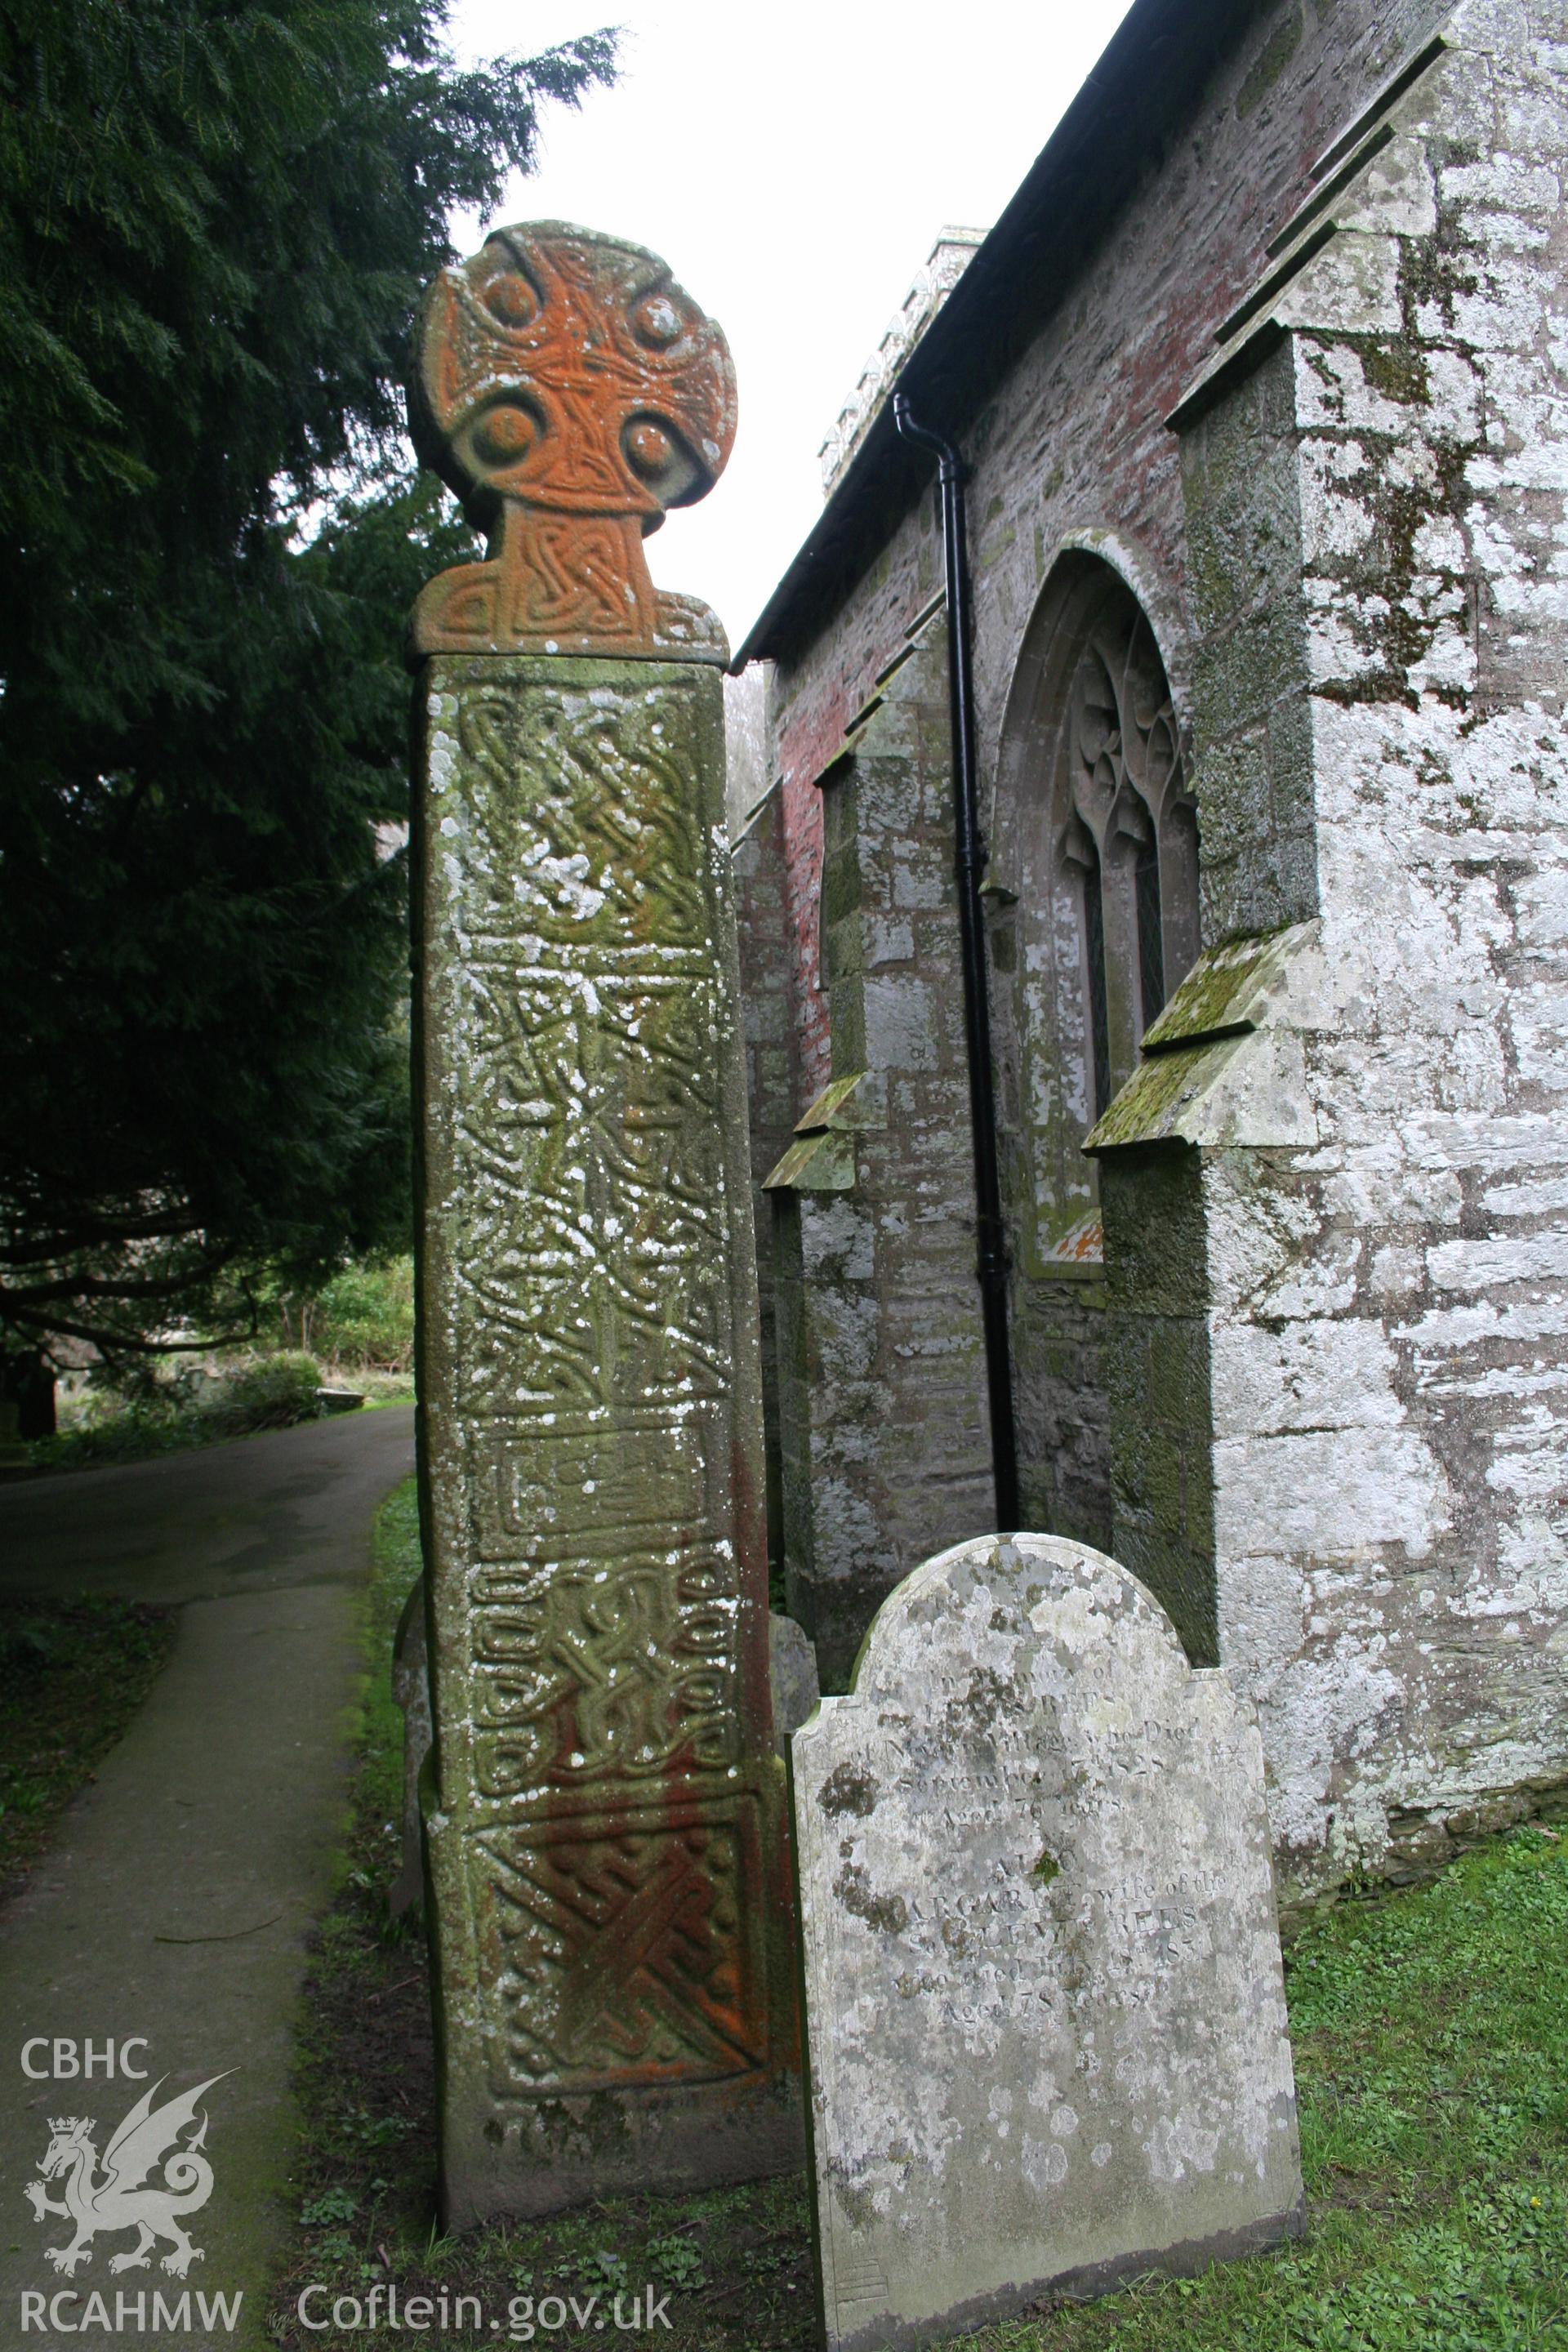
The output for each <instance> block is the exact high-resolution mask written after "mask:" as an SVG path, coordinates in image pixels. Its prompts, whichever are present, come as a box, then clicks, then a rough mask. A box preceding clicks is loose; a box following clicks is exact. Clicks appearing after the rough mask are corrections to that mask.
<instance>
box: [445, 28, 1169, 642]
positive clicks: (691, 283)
mask: <svg viewBox="0 0 1568 2352" xmlns="http://www.w3.org/2000/svg"><path fill="white" fill-rule="evenodd" d="M1128 5H1130V0H1035V5H1024V0H948V5H945V6H942V7H940V8H939V7H938V6H936V5H933V0H909V5H903V6H899V5H879V0H767V5H763V0H706V5H698V0H619V5H616V0H456V5H455V6H454V9H453V14H452V20H451V24H452V37H453V39H454V42H455V45H456V47H458V52H459V54H460V55H461V56H462V57H464V58H474V57H479V56H493V55H496V54H498V53H500V52H501V51H505V50H513V51H521V52H523V53H524V54H533V53H535V52H537V51H538V50H540V49H542V48H546V47H551V46H552V44H553V43H555V42H557V41H561V40H565V39H569V38H570V37H572V36H573V35H574V34H575V33H582V32H587V31H591V30H592V29H594V28H595V26H600V25H603V24H605V23H611V24H619V25H621V26H624V27H625V33H626V37H625V40H624V42H623V46H622V68H621V79H620V82H619V84H618V85H617V87H616V89H610V90H596V91H593V92H591V93H590V94H589V96H588V97H587V98H586V99H585V100H584V105H583V109H582V111H581V112H580V113H578V114H573V113H571V112H569V111H565V110H561V109H554V110H551V111H549V112H548V113H547V115H546V116H545V120H544V148H543V157H542V169H541V170H540V171H539V172H538V173H536V174H535V175H534V176H533V177H532V178H531V179H528V180H521V179H520V180H518V181H517V182H515V183H514V184H513V186H512V187H511V189H510V191H509V194H508V200H507V203H506V205H504V206H503V208H502V211H501V213H500V215H499V219H500V220H503V221H504V220H572V221H578V222H581V223H582V224H583V225H584V226H586V227H589V228H596V229H602V230H605V231H606V232H608V233H609V234H611V235H613V236H626V237H628V238H630V239H631V240H632V241H633V242H634V243H636V244H638V245H647V246H651V247H653V249H654V250H655V252H657V253H659V254H662V255H663V257H664V258H665V259H666V260H667V261H668V263H669V264H670V267H671V268H673V270H674V271H675V274H676V276H677V278H679V280H680V282H681V283H682V284H683V285H684V286H685V287H686V289H687V290H688V292H689V294H690V295H691V296H692V297H693V299H695V300H696V301H698V302H700V304H701V305H702V307H703V309H704V310H708V311H709V312H710V313H711V315H712V316H713V317H714V318H716V319H717V320H719V321H720V322H721V325H722V326H723V328H724V331H725V332H726V333H727V335H728V336H729V339H730V343H731V349H732V351H733V352H734V355H735V366H736V370H737V373H738V374H739V377H740V387H741V425H740V431H739V434H738V436H737V437H736V442H735V452H734V455H733V457H731V460H730V464H729V467H728V469H727V470H726V472H725V473H724V475H723V477H722V478H721V480H720V482H719V484H718V486H717V488H715V489H714V490H713V491H712V492H711V493H710V496H709V497H708V498H707V499H705V500H703V502H702V503H701V504H700V506H696V507H692V508H689V509H683V510H681V511H679V512H678V513H675V514H673V515H671V517H670V519H669V520H668V523H667V524H666V525H665V527H664V529H663V530H661V531H660V532H659V533H658V536H657V538H655V539H654V540H652V541H650V542H649V547H648V558H649V562H650V565H651V567H652V570H653V573H654V577H655V579H656V580H658V583H659V584H660V585H661V586H663V587H668V588H679V589H683V590H685V591H686V592H687V593H690V594H694V595H699V596H704V597H706V598H707V600H708V602H709V603H710V604H713V605H714V606H715V607H716V608H717V610H718V612H719V614H720V615H721V618H722V620H723V622H724V624H725V626H726V627H727V628H728V630H729V632H730V636H731V643H733V644H737V645H738V644H739V643H740V641H741V638H742V635H744V633H745V631H746V629H747V628H748V627H749V626H750V625H751V623H752V620H753V619H754V618H755V616H756V614H757V613H758V612H759V611H760V610H761V608H762V605H763V603H764V602H765V600H766V598H767V595H768V593H769V591H770V590H771V589H772V587H773V583H775V581H776V580H777V579H778V577H779V575H780V573H781V572H783V571H784V567H785V566H786V564H787V563H788V562H789V560H790V558H791V556H792V555H793V554H794V553H795V550H796V548H797V547H798V546H799V545H800V542H801V541H802V540H803V539H804V538H805V534H806V532H807V531H808V530H810V528H811V524H812V521H813V520H814V518H815V517H816V514H817V512H818V511H819V510H820V508H821V503H822V493H821V476H820V470H819V466H818V460H817V450H818V448H819V446H820V445H821V442H822V440H823V437H824V436H825V435H826V432H827V429H828V427H829V425H831V424H832V423H833V422H834V420H835V418H836V417H837V414H838V411H839V409H840V407H841V406H842V405H843V404H844V402H845V400H846V399H847V397H848V395H849V394H850V392H851V391H852V390H853V388H854V386H855V383H856V382H857V380H858V376H859V374H860V372H861V369H862V368H863V367H864V365H865V363H866V362H867V360H868V359H869V358H870V356H871V354H872V352H874V351H875V349H876V347H877V344H878V342H879V340H880V338H881V334H882V331H883V329H884V328H885V327H886V326H887V324H888V321H889V319H891V317H892V316H893V314H894V312H895V311H896V310H898V308H899V306H900V303H901V301H902V300H903V298H904V295H905V293H906V291H907V290H908V288H909V285H910V280H911V279H912V278H913V277H914V275H915V273H916V271H917V270H918V269H919V268H920V267H921V263H922V262H923V261H924V259H925V257H926V255H927V253H928V252H929V251H930V248H931V243H932V240H933V239H934V237H935V236H936V233H937V231H938V229H940V228H941V227H942V226H944V225H945V224H948V223H954V224H957V225H959V226H966V227H977V228H988V227H989V226H991V224H992V222H993V221H994V219H995V217H996V215H997V214H998V213H999V212H1000V211H1001V209H1002V207H1003V205H1005V203H1006V201H1007V198H1008V197H1009V196H1010V195H1011V194H1012V193H1013V190H1014V189H1015V188H1016V185H1017V184H1018V182H1019V181H1020V180H1021V179H1022V177H1023V175H1024V173H1025V172H1026V170H1027V169H1028V167H1029V165H1030V164H1031V163H1033V161H1034V159H1035V157H1036V155H1037V153H1038V152H1039V151H1040V149H1041V148H1042V147H1043V146H1044V144H1045V142H1046V140H1047V136H1048V135H1049V133H1050V131H1051V128H1052V126H1053V124H1054V123H1055V122H1056V121H1057V120H1058V116H1059V115H1060V114H1061V113H1062V111H1063V110H1064V109H1065V108H1066V106H1067V105H1068V101H1069V100H1070V99H1071V98H1072V96H1073V93H1074V91H1075V90H1076V89H1078V87H1079V83H1080V82H1081V81H1082V80H1083V78H1084V76H1085V75H1086V74H1087V73H1088V71H1089V68H1090V66H1091V65H1092V64H1093V62H1094V60H1095V58H1096V57H1097V56H1098V55H1099V53H1100V50H1101V49H1102V48H1103V47H1104V46H1105V44H1106V42H1107V41H1108V40H1109V39H1110V36H1111V34H1112V32H1113V31H1114V30H1115V28H1116V26H1117V25H1118V24H1119V23H1120V21H1121V17H1122V16H1123V15H1124V14H1125V13H1126V9H1127V7H1128ZM494 225H495V224H494V223H492V222H489V221H486V222H480V221H479V220H478V219H477V218H474V219H469V220H466V221H462V222H460V223H459V224H458V226H456V228H455V230H454V235H455V236H456V237H457V240H458V243H459V244H460V245H461V246H462V247H463V249H464V250H465V251H471V250H472V249H473V248H474V247H476V246H477V245H478V244H479V239H480V237H481V236H482V234H483V232H484V230H485V229H486V228H488V227H489V226H494Z"/></svg>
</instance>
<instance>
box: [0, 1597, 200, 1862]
mask: <svg viewBox="0 0 1568 2352" xmlns="http://www.w3.org/2000/svg"><path fill="white" fill-rule="evenodd" d="M174 1630H175V1616H174V1611H173V1610H172V1609H154V1608H151V1607H149V1606H147V1605H146V1604H145V1603H143V1602H140V1601H101V1600H89V1601H5V1602H3V1603H0V1902H3V1901H4V1900H5V1898H6V1897H7V1896H9V1895H14V1894H15V1893H16V1889H17V1887H18V1886H19V1885H21V1882H22V1879H23V1877H24V1876H25V1874H26V1871H27V1869H28V1868H29V1866H30V1865H31V1864H33V1863H35V1862H36V1861H37V1858H38V1856H39V1854H40V1853H42V1852H43V1851H44V1849H45V1847H46V1846H47V1843H48V1841H49V1836H50V1833H51V1832H52V1830H53V1828H54V1825H55V1822H57V1821H58V1818H59V1815H60V1814H61V1812H62V1811H64V1809H65V1807H66V1806H67V1805H68V1803H69V1802H70V1801H71V1799H72V1798H73V1797H74V1796H75V1795H76V1793H77V1791H78V1790H79V1789H80V1788H81V1787H83V1786H84V1784H85V1783H86V1782H87V1781H89V1780H91V1779H92V1777H93V1772H94V1769H95V1768H96V1767H97V1766H98V1765H99V1764H100V1763H101V1761H102V1760H103V1759H104V1757H105V1756H107V1755H108V1753H109V1751H110V1748H112V1747H113V1746H114V1744H115V1742H116V1740H118V1739H119V1738H121V1737H122V1736H123V1734H124V1731H125V1729H126V1727H127V1725H128V1724H129V1723H130V1721H131V1718H132V1716H133V1715H134V1714H135V1713H136V1710H137V1708H138V1707H139V1706H141V1704H142V1700H143V1699H144V1698H145V1697H146V1696H147V1693H148V1692H149V1691H150V1690H151V1688H152V1686H153V1682H154V1681H155V1680H156V1678H157V1675H158V1672H159V1669H160V1668H161V1667H162V1666H163V1663H164V1661H165V1660H166V1659H167V1657H168V1655H169V1653H170V1651H171V1650H172V1649H173V1647H174Z"/></svg>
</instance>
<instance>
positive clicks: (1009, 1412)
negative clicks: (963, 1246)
mask: <svg viewBox="0 0 1568 2352" xmlns="http://www.w3.org/2000/svg"><path fill="white" fill-rule="evenodd" d="M893 416H894V421H895V423H896V425H897V427H898V430H899V432H900V435H901V436H903V438H904V439H905V440H906V441H912V442H917V443H918V444H919V445H920V446H921V448H924V449H933V450H934V451H935V452H936V456H937V459H938V462H939V466H940V469H941V470H940V473H939V476H938V479H939V482H940V484H941V489H942V554H943V557H944V560H945V562H946V568H947V695H948V709H949V713H950V716H951V720H952V803H953V820H954V822H953V866H954V870H955V872H956V873H957V876H958V930H959V940H960V946H961V950H962V954H963V1029H964V1042H965V1045H966V1047H967V1049H968V1055H969V1121H970V1128H971V1130H972V1132H973V1139H974V1211H975V1215H974V1223H975V1273H976V1275H977V1276H978V1278H979V1282H980V1312H981V1319H982V1322H983V1324H984V1332H985V1388H986V1395H987V1398H988V1401H989V1403H990V1408H991V1474H992V1478H993V1480H994V1485H995V1489H996V1526H997V1528H998V1530H999V1532H1000V1533H1002V1534H1004V1535H1012V1534H1013V1533H1014V1532H1015V1531H1016V1528H1017V1525H1018V1447H1017V1436H1016V1430H1015V1427H1014V1419H1013V1361H1012V1356H1011V1352H1010V1346H1009V1340H1008V1333H1007V1246H1006V1231H1005V1227H1004V1225H1003V1223H1002V1186H1001V1181H1000V1179H999V1176H998V1173H997V1167H996V1094H995V1088H994V1084H993V1082H992V1075H991V1003H990V995H989V990H988V984H987V978H986V971H985V928H984V919H983V917H982V911H981V905H980V878H981V876H982V875H983V874H984V870H985V851H984V846H983V845H982V843H981V839H980V812H979V797H980V796H979V792H978V789H977V786H976V782H975V753H974V687H973V678H972V677H971V675H970V667H969V648H970V613H969V550H968V543H967V534H966V532H965V530H964V519H963V466H962V464H961V463H960V461H959V456H958V452H957V450H956V449H955V448H954V447H953V446H952V442H951V441H944V440H943V439H942V436H941V434H940V433H931V432H929V431H928V430H927V429H926V427H925V426H924V425H917V424H916V422H915V419H914V415H913V413H912V412H911V410H910V404H909V401H908V400H907V399H906V397H905V395H904V394H902V393H901V392H895V393H894V394H893Z"/></svg>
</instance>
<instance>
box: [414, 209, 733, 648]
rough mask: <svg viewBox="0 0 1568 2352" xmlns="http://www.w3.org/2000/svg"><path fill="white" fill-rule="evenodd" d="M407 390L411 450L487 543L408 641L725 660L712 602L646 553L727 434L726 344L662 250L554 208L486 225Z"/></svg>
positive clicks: (437, 298)
mask: <svg viewBox="0 0 1568 2352" xmlns="http://www.w3.org/2000/svg"><path fill="white" fill-rule="evenodd" d="M409 391H410V399H409V411H410V423H411V425H412V429H413V433H414V438H415V445H416V447H417V449H418V452H419V455H420V457H421V458H422V459H423V461H424V462H425V464H426V465H427V466H429V467H432V468H433V469H434V470H435V471H436V472H437V473H438V474H439V475H440V476H441V478H442V479H443V480H444V481H446V482H447V483H448V484H449V485H450V486H451V488H453V489H454V490H456V492H457V493H458V497H459V498H460V499H462V501H463V508H464V511H465V512H466V513H467V515H468V519H469V520H470V521H471V522H473V523H474V524H475V525H476V526H477V527H478V528H479V529H480V530H486V531H488V532H489V542H490V543H489V556H488V558H487V560H486V561H485V562H482V563H468V564H461V565H459V566H458V567H457V568H456V569H454V570H453V571H450V572H441V573H439V574H438V575H437V578H436V579H434V580H432V581H431V582H430V583H429V584H428V585H427V586H426V588H425V590H424V591H423V593H421V595H420V597H419V600H418V602H417V603H416V605H415V608H414V622H413V634H414V646H415V650H416V652H417V653H420V654H434V653H468V654H485V653H563V654H564V653H603V654H619V655H626V654H630V655H641V656H658V655H684V656H686V657H688V658H690V657H691V656H698V657H702V656H706V657H707V658H709V659H713V660H721V659H723V657H724V656H725V653H726V651H727V648H726V646H725V644H724V638H723V632H722V630H721V628H720V625H719V623H718V621H717V619H716V617H715V615H714V614H711V613H710V611H709V610H708V608H707V606H706V605H704V604H700V603H698V602H697V600H696V599H695V598H692V597H686V596H674V595H669V594H668V593H663V592H661V591H659V590H658V589H656V588H655V587H654V584H653V582H652V580H651V579H650V578H649V576H648V569H647V561H646V559H645V557H644V555H643V550H642V542H643V540H644V539H645V538H646V537H647V533H648V532H649V531H651V530H658V526H659V524H660V523H661V522H662V521H663V520H664V515H665V509H667V508H668V507H672V506H689V505H690V504H691V503H692V502H693V500H695V499H700V498H702V497H704V496H705V495H706V493H707V492H708V491H709V490H710V489H711V488H712V487H713V484H714V482H715V481H716V480H717V479H718V478H719V475H720V473H721V471H722V469H723V466H724V462H725V459H726V458H727V457H729V454H730V449H731V444H732V442H733V440H734V437H735V371H734V367H733V365H732V363H731V358H730V352H729V346H728V345H727V343H726V342H725V341H724V337H723V334H722V332H721V330H720V329H719V328H718V327H717V326H715V324H714V323H713V321H712V320H710V319H709V318H707V317H706V316H705V315H704V314H703V312H702V311H700V310H699V309H698V307H697V305H696V303H695V302H693V301H692V300H691V299H690V297H689V295H688V294H686V293H685V292H684V291H683V290H682V289H681V288H680V287H679V286H678V285H677V284H676V283H675V281H674V279H673V278H671V276H670V274H669V271H668V268H666V266H665V264H664V263H663V262H662V261H660V260H659V258H658V256H657V255H656V254H652V253H647V252H645V251H644V249H643V247H641V246H636V245H623V244H621V243H620V242H619V241H618V240H617V239H616V238H613V237H607V236H596V235H595V233H594V232H593V231H592V230H591V229H583V228H573V227H571V226H569V225H567V224H566V223H564V222H561V221H540V222H534V223H531V224H530V225H527V226H521V227H515V228H501V229H497V230H495V232H494V233H493V234H492V235H491V236H489V237H487V238H486V240H485V243H484V245H483V247H481V248H480V250H479V252H478V253H477V254H475V255H474V256H473V257H471V258H470V259H469V260H468V261H466V262H464V263H462V264H461V265H460V267H458V268H451V269H444V270H442V272H441V274H440V276H439V277H438V278H437V279H436V280H435V282H434V284H433V285H432V286H431V288H430V289H429V291H428V293H427V294H426V298H425V302H424V306H423V308H422V310H421V311H420V315H419V320H418V324H417V327H416V341H415V367H414V375H413V380H412V383H411V384H410V388H409Z"/></svg>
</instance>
